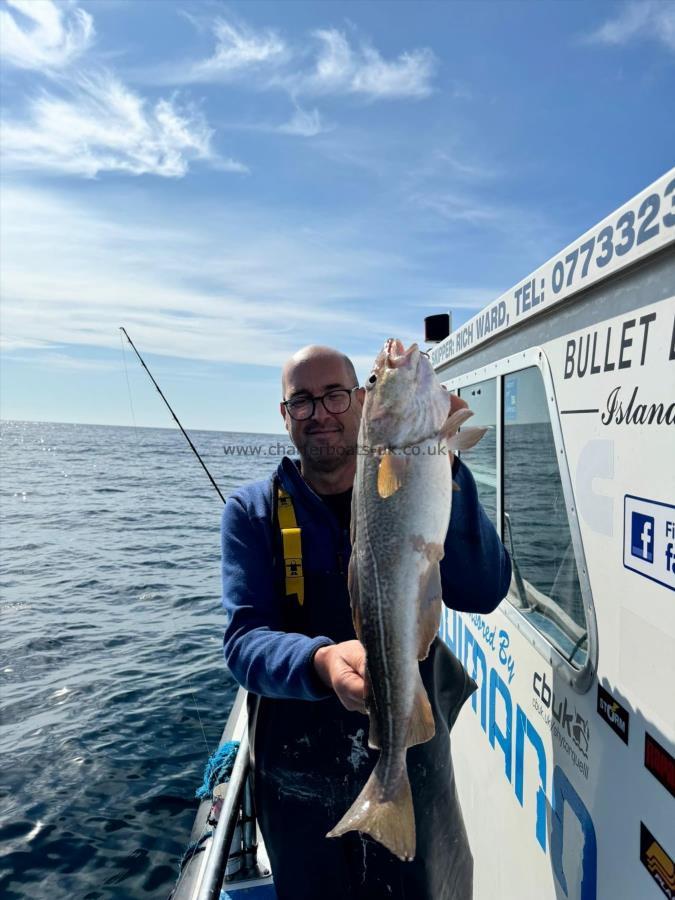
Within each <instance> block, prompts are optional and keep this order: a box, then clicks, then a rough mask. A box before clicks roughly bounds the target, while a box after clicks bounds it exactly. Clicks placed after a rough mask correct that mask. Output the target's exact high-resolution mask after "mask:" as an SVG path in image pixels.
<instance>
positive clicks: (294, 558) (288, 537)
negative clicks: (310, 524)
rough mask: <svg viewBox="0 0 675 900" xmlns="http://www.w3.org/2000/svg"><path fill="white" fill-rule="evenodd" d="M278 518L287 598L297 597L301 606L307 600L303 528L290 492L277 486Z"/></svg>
mask: <svg viewBox="0 0 675 900" xmlns="http://www.w3.org/2000/svg"><path fill="white" fill-rule="evenodd" d="M277 520H278V523H279V530H280V531H281V542H282V546H283V551H284V572H285V578H286V598H287V599H290V598H291V597H293V596H295V597H297V601H298V603H299V604H300V606H302V605H303V603H304V602H305V578H304V575H303V573H302V529H301V528H299V527H298V523H297V520H296V518H295V509H294V508H293V501H292V500H291V498H290V496H289V494H288V493H287V492H286V491H285V490H284V489H283V488H282V487H281V485H278V486H277Z"/></svg>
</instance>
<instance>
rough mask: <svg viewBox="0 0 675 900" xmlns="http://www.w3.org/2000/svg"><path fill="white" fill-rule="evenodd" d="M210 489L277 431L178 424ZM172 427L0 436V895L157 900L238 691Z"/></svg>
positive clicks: (274, 448)
mask: <svg viewBox="0 0 675 900" xmlns="http://www.w3.org/2000/svg"><path fill="white" fill-rule="evenodd" d="M190 436H191V438H192V440H193V442H194V444H195V446H196V447H197V448H198V449H199V452H200V454H201V455H202V457H203V459H204V461H205V463H206V465H207V467H208V468H209V470H210V471H211V473H212V475H213V477H214V479H215V480H216V482H217V484H218V485H219V487H220V489H221V491H222V492H223V494H225V495H227V494H228V493H229V492H230V491H232V490H233V489H234V488H235V487H236V486H237V485H239V484H241V483H244V482H247V481H251V480H253V479H256V478H260V477H264V476H265V475H266V474H267V473H269V472H271V471H272V470H273V469H274V468H275V466H276V465H277V464H278V461H279V459H278V455H279V454H280V453H283V449H281V448H285V447H286V445H287V444H288V437H287V436H286V438H285V439H284V437H282V436H280V435H274V436H271V435H253V434H227V433H218V432H213V431H191V432H190ZM222 507H223V503H222V500H221V499H220V497H219V496H218V494H217V493H216V491H215V489H214V488H213V487H212V485H211V484H210V482H209V480H208V478H207V476H206V474H205V473H204V471H203V469H202V468H201V466H200V465H199V462H198V461H197V459H196V458H195V456H194V455H193V454H192V451H191V450H190V449H189V447H188V446H187V443H186V442H185V439H184V438H183V436H182V435H181V433H180V432H179V431H178V429H169V428H167V429H163V428H140V427H139V428H133V427H129V428H124V427H108V426H99V425H67V424H46V423H41V422H11V421H5V422H2V423H1V425H0V896H2V897H3V898H4V900H13V898H29V897H30V898H50V900H59V898H70V900H74V898H87V900H94V898H113V897H114V898H117V900H119V898H127V897H128V898H140V897H147V898H166V897H167V896H168V894H169V892H170V890H171V888H172V886H173V884H174V882H175V880H176V878H177V876H178V863H179V860H180V858H181V856H182V853H183V851H184V849H185V847H186V844H187V843H188V840H189V835H190V830H191V827H192V821H193V818H194V815H195V812H196V808H197V801H196V800H195V796H194V795H195V790H196V788H197V787H198V786H199V785H200V784H201V781H202V776H203V770H204V764H205V762H206V759H207V758H208V756H209V754H210V753H211V752H212V751H213V750H214V749H215V748H216V747H217V745H218V742H219V739H220V736H221V732H222V730H223V727H224V724H225V721H226V718H227V715H228V712H229V710H230V708H231V705H232V703H233V700H234V696H235V694H236V690H237V686H236V684H235V682H234V680H233V679H232V677H231V676H230V675H229V674H228V672H227V669H226V667H225V664H224V661H223V655H222V636H223V629H224V626H225V615H224V613H223V611H222V608H221V604H220V574H219V560H220V548H219V526H220V516H221V513H222Z"/></svg>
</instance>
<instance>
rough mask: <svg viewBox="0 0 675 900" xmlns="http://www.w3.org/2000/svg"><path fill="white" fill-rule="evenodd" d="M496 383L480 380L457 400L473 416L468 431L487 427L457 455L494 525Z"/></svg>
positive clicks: (492, 379) (494, 381)
mask: <svg viewBox="0 0 675 900" xmlns="http://www.w3.org/2000/svg"><path fill="white" fill-rule="evenodd" d="M496 392H497V386H496V380H495V379H494V378H491V379H490V380H489V381H480V382H478V383H477V384H471V385H469V386H468V387H463V388H461V389H460V390H459V391H458V394H459V395H460V397H462V399H463V400H466V402H467V403H468V404H469V409H470V410H471V411H472V412H473V417H472V418H471V419H470V420H469V421H468V422H467V423H466V424H467V428H468V427H473V426H476V425H480V426H483V427H487V426H489V429H488V431H487V432H486V433H485V434H484V435H483V437H482V438H481V440H480V441H479V442H478V443H477V444H476V446H475V447H472V448H471V449H470V450H464V451H463V452H462V453H461V454H460V456H461V457H462V460H463V461H464V462H465V463H466V464H467V465H468V466H469V468H470V469H471V472H472V474H473V477H474V478H475V480H476V487H477V488H478V499H479V500H480V502H481V504H482V506H483V509H484V510H485V512H486V513H487V514H488V516H489V517H490V519H491V520H492V523H493V524H494V525H495V527H496V526H497V430H496V427H495V426H496V423H497V412H496V410H497V406H496Z"/></svg>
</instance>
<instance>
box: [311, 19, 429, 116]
mask: <svg viewBox="0 0 675 900" xmlns="http://www.w3.org/2000/svg"><path fill="white" fill-rule="evenodd" d="M315 37H316V38H317V39H318V41H319V43H320V48H319V53H318V55H317V58H316V64H315V68H314V71H313V72H311V73H309V74H308V75H304V74H301V75H300V76H299V78H298V79H297V81H298V89H299V90H301V91H304V92H310V93H319V94H362V95H364V96H366V97H369V98H371V99H378V100H382V99H393V98H403V97H412V98H422V97H427V96H428V95H429V94H430V93H431V78H432V76H433V74H434V71H435V68H436V57H435V56H434V54H433V53H432V52H431V50H429V49H427V48H423V49H420V50H412V51H406V52H404V53H401V54H400V56H399V57H398V58H397V59H395V60H391V61H387V60H385V59H383V58H382V56H381V55H380V53H379V52H378V51H377V50H376V49H375V48H374V47H372V46H371V45H370V44H365V43H364V44H362V45H361V46H360V47H358V48H354V47H352V45H351V44H350V43H349V41H348V40H347V38H346V36H345V35H344V34H343V33H342V32H341V31H337V30H336V29H327V30H321V31H317V32H315Z"/></svg>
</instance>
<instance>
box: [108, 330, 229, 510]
mask: <svg viewBox="0 0 675 900" xmlns="http://www.w3.org/2000/svg"><path fill="white" fill-rule="evenodd" d="M120 331H121V332H122V333H123V334H124V337H125V338H126V339H127V340H128V341H129V343H130V344H131V347H132V350H133V351H134V353H135V354H136V356H137V357H138V359H139V362H140V364H141V365H142V366H143V368H144V369H145V371H146V372H147V373H148V375H149V377H150V381H152V383H153V384H154V386H155V387H156V389H157V393H158V394H159V396H160V397H161V398H162V400H163V401H164V403H165V404H166V407H167V409H168V410H169V412H170V413H171V415H172V416H173V420H174V422H175V423H176V425H178V427H179V428H180V430H181V431H182V432H183V437H184V438H185V440H186V441H187V442H188V444H189V445H190V449H191V450H192V452H193V453H194V455H195V456H196V457H197V459H198V460H199V462H200V463H201V466H202V469H203V470H204V471H205V472H206V474H207V475H208V476H209V481H210V482H211V484H212V485H213V486H214V488H215V489H216V491H217V492H218V496H219V497H220V499H221V500H222V501H223V503H225V498H224V497H223V495H222V493H221V491H220V488H219V487H218V485H217V484H216V482H215V481H214V480H213V475H212V474H211V473H210V472H209V470H208V469H207V468H206V463H205V462H204V460H203V459H202V458H201V456H200V455H199V451H198V450H197V448H196V447H195V445H194V444H193V443H192V441H191V440H190V435H189V434H188V433H187V431H186V430H185V429H184V428H183V426H182V425H181V424H180V422H179V420H178V416H177V415H176V413H175V412H174V411H173V410H172V409H171V404H170V403H169V401H168V400H167V399H166V397H165V396H164V394H163V393H162V389H161V388H160V386H159V385H158V384H157V382H156V381H155V379H154V378H153V377H152V372H151V371H150V369H149V368H148V367H147V366H146V364H145V361H144V360H143V357H142V356H141V354H140V353H139V352H138V350H137V349H136V345H135V344H134V342H133V341H132V340H131V338H130V337H129V335H128V334H127V330H126V328H124V327H123V326H120Z"/></svg>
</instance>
